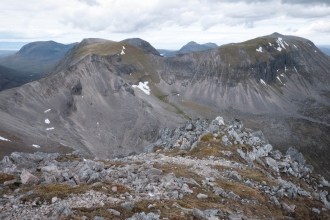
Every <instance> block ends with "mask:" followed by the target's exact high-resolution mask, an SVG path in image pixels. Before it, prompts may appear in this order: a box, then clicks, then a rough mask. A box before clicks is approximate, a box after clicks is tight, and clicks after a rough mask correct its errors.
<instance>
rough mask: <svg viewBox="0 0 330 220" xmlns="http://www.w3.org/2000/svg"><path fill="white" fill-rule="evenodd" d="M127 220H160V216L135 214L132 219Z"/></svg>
mask: <svg viewBox="0 0 330 220" xmlns="http://www.w3.org/2000/svg"><path fill="white" fill-rule="evenodd" d="M126 220H159V215H157V214H155V213H153V212H150V213H148V214H145V213H144V212H141V213H135V214H134V215H133V216H132V217H130V218H127V219H126Z"/></svg>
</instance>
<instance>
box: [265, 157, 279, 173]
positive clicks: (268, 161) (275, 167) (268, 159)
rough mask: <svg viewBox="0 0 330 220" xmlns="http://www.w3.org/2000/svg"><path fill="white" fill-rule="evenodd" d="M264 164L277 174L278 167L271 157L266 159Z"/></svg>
mask: <svg viewBox="0 0 330 220" xmlns="http://www.w3.org/2000/svg"><path fill="white" fill-rule="evenodd" d="M266 162H267V164H268V166H269V167H270V168H272V169H273V170H274V171H275V172H279V171H280V170H279V169H278V165H277V162H276V160H274V159H273V158H271V157H266Z"/></svg>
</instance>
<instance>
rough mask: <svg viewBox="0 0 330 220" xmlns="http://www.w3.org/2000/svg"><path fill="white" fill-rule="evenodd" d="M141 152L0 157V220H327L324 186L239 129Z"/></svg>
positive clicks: (168, 135) (191, 131)
mask: <svg viewBox="0 0 330 220" xmlns="http://www.w3.org/2000/svg"><path fill="white" fill-rule="evenodd" d="M147 149H148V153H144V154H139V155H131V156H128V157H123V158H115V159H111V160H110V159H109V160H98V159H97V158H95V159H93V160H92V159H85V157H84V155H81V154H80V153H79V152H78V151H76V152H73V153H71V154H66V155H60V154H46V153H40V152H38V153H34V154H27V153H17V152H16V153H13V154H11V156H7V157H4V159H3V160H2V162H1V170H2V173H0V184H1V185H0V196H1V198H0V218H1V219H132V220H134V219H330V212H329V209H330V202H329V201H330V198H329V197H330V195H329V194H328V191H329V187H330V184H329V182H328V181H327V180H325V179H324V178H323V177H322V176H320V175H317V174H315V173H313V167H312V166H310V165H308V164H306V162H305V160H304V157H303V155H302V154H301V153H299V152H297V151H296V150H295V149H294V148H289V150H288V151H287V152H286V154H282V153H281V152H279V151H274V150H273V149H272V146H271V145H270V144H268V143H267V141H266V140H265V138H264V137H263V135H262V133H261V132H256V131H252V130H250V129H247V128H244V126H243V124H242V123H241V122H240V121H237V120H234V121H232V122H230V123H226V124H225V123H224V121H223V120H222V118H221V117H217V118H216V119H215V120H214V121H212V122H211V123H210V124H208V123H206V122H205V121H201V120H195V121H189V122H188V123H187V124H186V125H185V126H182V127H179V128H177V129H175V130H168V129H164V130H162V131H161V132H160V133H159V136H158V138H157V140H156V141H155V142H154V143H153V144H151V145H149V146H148V148H147Z"/></svg>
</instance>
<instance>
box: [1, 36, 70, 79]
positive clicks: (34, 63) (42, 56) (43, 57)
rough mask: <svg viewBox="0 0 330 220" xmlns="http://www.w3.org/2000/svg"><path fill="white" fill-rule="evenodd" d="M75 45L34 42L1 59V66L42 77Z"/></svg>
mask: <svg viewBox="0 0 330 220" xmlns="http://www.w3.org/2000/svg"><path fill="white" fill-rule="evenodd" d="M74 45H75V44H68V45H64V44H60V43H57V42H54V41H39V42H32V43H29V44H27V45H25V46H23V47H22V48H21V49H20V50H19V51H18V52H17V53H15V54H12V55H9V56H6V57H1V58H0V65H3V66H6V67H9V68H12V69H15V70H18V71H23V72H30V73H31V74H33V75H34V77H39V78H40V77H41V76H43V75H44V74H45V73H47V72H48V71H50V70H51V69H52V68H53V67H54V66H55V65H56V64H57V62H58V61H60V60H61V59H62V58H63V57H64V56H65V54H66V53H67V52H68V51H69V50H70V49H71V48H72V47H73V46H74Z"/></svg>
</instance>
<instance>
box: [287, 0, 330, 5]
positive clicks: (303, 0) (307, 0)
mask: <svg viewBox="0 0 330 220" xmlns="http://www.w3.org/2000/svg"><path fill="white" fill-rule="evenodd" d="M281 1H282V3H284V4H290V5H298V4H302V5H304V4H308V5H317V4H318V5H319V4H324V5H327V6H330V2H329V0H281Z"/></svg>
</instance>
